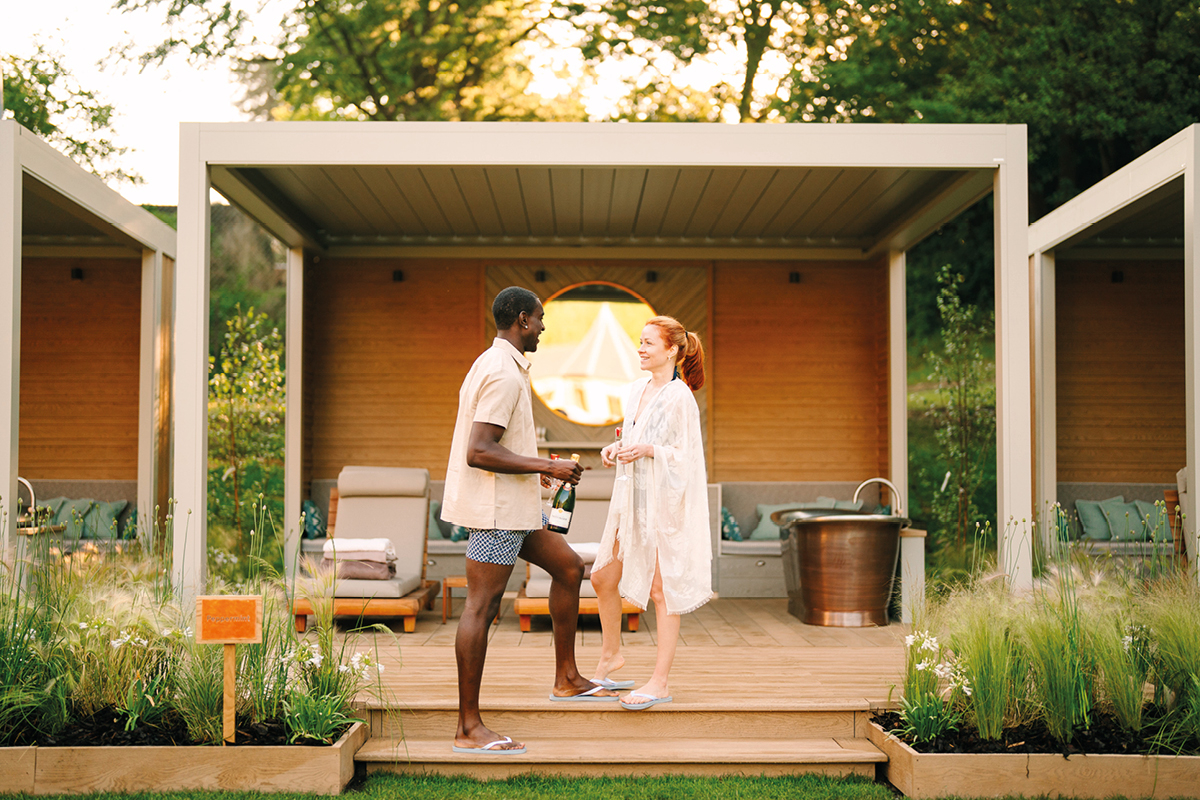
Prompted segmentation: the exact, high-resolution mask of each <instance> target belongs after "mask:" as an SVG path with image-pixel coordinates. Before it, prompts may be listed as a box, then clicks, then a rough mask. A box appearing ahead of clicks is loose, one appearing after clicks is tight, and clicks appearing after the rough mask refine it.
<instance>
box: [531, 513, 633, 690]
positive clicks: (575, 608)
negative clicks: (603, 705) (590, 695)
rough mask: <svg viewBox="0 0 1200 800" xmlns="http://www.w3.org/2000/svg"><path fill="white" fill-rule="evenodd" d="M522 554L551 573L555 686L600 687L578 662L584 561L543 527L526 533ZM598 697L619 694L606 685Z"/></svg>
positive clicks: (582, 688)
mask: <svg viewBox="0 0 1200 800" xmlns="http://www.w3.org/2000/svg"><path fill="white" fill-rule="evenodd" d="M521 558H523V559H525V560H526V561H528V562H529V563H531V564H537V565H538V566H539V567H541V568H542V569H544V570H546V572H549V573H550V620H551V623H552V624H553V625H554V689H553V693H554V694H555V695H556V696H558V697H570V696H572V695H576V694H580V693H581V692H586V691H588V690H590V689H594V688H596V685H595V684H594V683H592V682H591V681H589V680H588V679H587V678H585V677H583V676H582V675H580V674H579V668H578V667H577V666H576V664H575V632H576V630H577V629H578V627H579V584H580V583H582V582H583V562H582V561H580V560H579V556H578V555H576V554H575V551H574V550H572V549H571V547H570V545H568V544H567V541H566V539H564V538H563V537H562V535H560V534H557V533H551V532H550V531H548V530H546V529H545V528H543V529H542V530H540V531H534V532H533V533H531V534H529V535H528V536H526V537H525V544H524V545H523V546H522V547H521ZM594 696H597V697H615V696H616V693H615V692H611V691H609V690H607V689H602V690H600V691H598V692H596V693H595V695H594Z"/></svg>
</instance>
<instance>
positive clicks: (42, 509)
mask: <svg viewBox="0 0 1200 800" xmlns="http://www.w3.org/2000/svg"><path fill="white" fill-rule="evenodd" d="M66 502H67V498H65V497H51V498H50V499H49V500H43V501H41V502H40V503H38V513H37V521H38V524H39V525H46V524H50V525H54V524H57V523H55V519H57V518H58V510H59V509H60V508H62V507H63V504H64V503H66Z"/></svg>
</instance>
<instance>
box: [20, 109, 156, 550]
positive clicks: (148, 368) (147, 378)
mask: <svg viewBox="0 0 1200 800" xmlns="http://www.w3.org/2000/svg"><path fill="white" fill-rule="evenodd" d="M26 176H28V177H30V178H32V179H33V180H34V181H36V184H35V185H36V187H37V189H36V191H37V193H38V195H39V196H40V197H41V198H42V199H44V200H47V201H48V202H50V203H52V204H54V205H56V206H58V207H59V208H60V209H62V210H63V211H64V212H66V213H68V214H71V215H74V216H77V217H79V218H81V219H84V220H85V221H86V222H88V223H89V224H91V225H93V226H96V227H98V228H99V229H100V230H102V231H103V232H104V233H106V234H107V235H108V236H109V237H110V238H111V239H112V240H113V241H112V243H111V244H103V245H95V244H93V245H82V246H75V245H69V244H68V245H54V244H47V245H30V246H26V245H25V244H24V242H23V241H22V219H23V208H22V207H23V204H24V199H23V193H24V184H25V177H26ZM138 253H140V254H141V259H142V302H141V309H142V313H141V320H142V321H141V334H140V357H139V358H140V367H139V386H138V479H137V483H138V489H137V506H138V509H139V511H141V512H144V513H146V515H147V516H146V518H147V519H149V518H150V516H151V513H152V511H153V508H154V505H155V502H154V482H155V481H154V477H155V475H156V474H157V471H158V469H159V468H160V466H166V465H159V464H157V463H156V459H157V455H156V454H157V426H156V425H155V408H156V407H157V404H158V400H159V397H158V381H157V372H156V366H155V365H156V364H157V359H156V350H155V348H156V342H158V341H159V340H160V337H159V329H160V327H161V326H162V324H163V320H164V314H163V312H164V309H163V307H162V306H163V304H162V287H163V281H164V269H165V265H164V259H173V258H174V257H175V232H174V231H173V230H171V228H170V227H169V226H168V225H166V224H164V223H163V222H162V221H160V220H159V219H157V218H156V217H155V216H154V215H153V214H150V213H149V212H148V211H146V210H144V209H142V208H139V207H138V206H136V205H134V204H133V203H131V202H129V201H128V200H126V199H125V198H123V197H122V196H121V195H119V194H118V193H117V192H115V191H113V190H112V189H110V188H108V187H107V186H106V185H105V184H104V182H103V181H101V180H100V179H99V178H97V177H96V176H95V175H92V174H91V173H90V172H87V171H86V170H84V169H83V168H82V167H80V166H79V165H78V164H76V163H75V162H74V161H72V160H71V159H69V158H67V157H66V156H64V155H63V154H62V153H60V152H58V151H57V150H55V149H54V148H53V147H51V146H50V145H48V144H46V143H45V142H44V141H42V140H41V139H40V138H38V136H37V135H36V134H34V133H32V132H31V131H29V130H28V129H26V128H24V127H22V126H21V125H19V124H18V123H16V122H15V121H13V120H11V119H6V120H0V330H4V331H6V339H7V340H8V346H7V347H0V419H7V420H8V424H7V425H0V452H6V453H8V457H7V459H3V460H0V495H2V497H0V502H2V503H3V506H4V511H5V516H4V523H3V531H2V534H0V551H2V552H7V551H8V548H9V545H10V542H11V541H12V537H13V535H14V531H15V528H16V524H17V519H16V514H15V513H14V508H15V506H14V505H13V504H12V503H11V499H12V498H15V497H16V496H17V467H18V463H19V453H18V443H19V437H20V408H21V383H20V378H21V259H22V257H23V256H24V257H32V256H39V255H42V256H80V255H86V256H116V257H124V258H128V257H130V256H133V257H136V254H138Z"/></svg>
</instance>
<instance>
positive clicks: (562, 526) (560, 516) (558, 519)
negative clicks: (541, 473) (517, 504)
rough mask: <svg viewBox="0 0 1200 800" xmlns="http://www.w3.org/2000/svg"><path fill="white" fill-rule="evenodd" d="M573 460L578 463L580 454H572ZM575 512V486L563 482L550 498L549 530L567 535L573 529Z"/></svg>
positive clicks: (547, 526)
mask: <svg viewBox="0 0 1200 800" xmlns="http://www.w3.org/2000/svg"><path fill="white" fill-rule="evenodd" d="M571 460H572V461H574V462H576V463H578V462H579V453H571ZM574 512H575V484H573V483H568V482H567V481H563V482H562V483H561V484H560V485H559V487H558V490H557V491H556V492H555V493H554V495H553V496H552V497H551V498H550V514H549V518H550V522H549V524H548V525H546V528H547V529H548V530H552V531H554V532H555V533H561V534H566V532H567V530H568V529H569V528H570V527H571V515H572V514H573V513H574Z"/></svg>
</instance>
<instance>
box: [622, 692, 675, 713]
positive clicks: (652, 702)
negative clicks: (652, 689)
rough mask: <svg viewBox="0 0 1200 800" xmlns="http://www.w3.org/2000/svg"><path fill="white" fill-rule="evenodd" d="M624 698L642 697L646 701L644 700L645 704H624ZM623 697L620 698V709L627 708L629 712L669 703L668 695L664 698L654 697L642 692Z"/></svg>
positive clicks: (669, 697)
mask: <svg viewBox="0 0 1200 800" xmlns="http://www.w3.org/2000/svg"><path fill="white" fill-rule="evenodd" d="M625 697H644V698H647V699H646V702H644V703H626V702H625ZM625 697H622V698H621V708H628V709H629V710H630V711H637V710H639V709H642V708H649V707H650V706H656V705H658V704H659V703H669V702H671V696H670V695H667V696H666V697H655V696H654V695H652V694H645V693H643V692H630V693H629V694H627V695H625Z"/></svg>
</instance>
